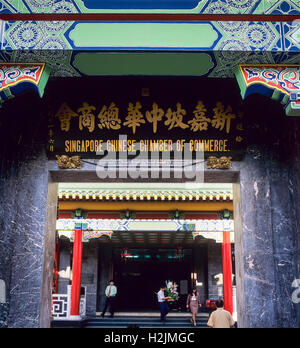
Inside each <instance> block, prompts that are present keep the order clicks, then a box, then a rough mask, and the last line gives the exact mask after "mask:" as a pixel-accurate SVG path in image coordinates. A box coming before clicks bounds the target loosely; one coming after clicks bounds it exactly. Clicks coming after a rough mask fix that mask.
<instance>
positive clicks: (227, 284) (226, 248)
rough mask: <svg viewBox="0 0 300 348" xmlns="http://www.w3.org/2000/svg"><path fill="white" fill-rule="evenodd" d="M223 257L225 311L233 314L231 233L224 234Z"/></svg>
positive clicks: (225, 232)
mask: <svg viewBox="0 0 300 348" xmlns="http://www.w3.org/2000/svg"><path fill="white" fill-rule="evenodd" d="M222 257H223V295H224V309H226V310H227V311H228V312H230V313H231V314H233V293H232V261H231V242H230V232H229V231H224V232H223V244H222Z"/></svg>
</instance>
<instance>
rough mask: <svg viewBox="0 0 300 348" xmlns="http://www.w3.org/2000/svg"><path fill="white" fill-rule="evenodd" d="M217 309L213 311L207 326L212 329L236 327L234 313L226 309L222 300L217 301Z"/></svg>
mask: <svg viewBox="0 0 300 348" xmlns="http://www.w3.org/2000/svg"><path fill="white" fill-rule="evenodd" d="M216 306H217V310H215V311H214V312H212V313H211V315H210V318H209V321H208V323H207V326H209V327H210V328H212V329H230V328H234V325H235V321H234V319H233V318H232V315H231V314H230V313H229V312H228V311H226V310H225V309H224V302H223V301H222V300H218V301H216Z"/></svg>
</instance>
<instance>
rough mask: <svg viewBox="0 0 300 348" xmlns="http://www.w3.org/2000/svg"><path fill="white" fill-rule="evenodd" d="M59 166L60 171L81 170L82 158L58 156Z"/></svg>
mask: <svg viewBox="0 0 300 348" xmlns="http://www.w3.org/2000/svg"><path fill="white" fill-rule="evenodd" d="M56 158H57V165H58V167H59V168H60V169H81V163H82V162H81V158H80V157H79V156H72V157H69V156H66V155H62V156H56Z"/></svg>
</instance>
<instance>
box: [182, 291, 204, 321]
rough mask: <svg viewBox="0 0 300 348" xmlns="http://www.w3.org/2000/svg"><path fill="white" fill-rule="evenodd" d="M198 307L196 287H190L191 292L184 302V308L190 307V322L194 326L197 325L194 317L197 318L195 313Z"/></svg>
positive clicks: (199, 304)
mask: <svg viewBox="0 0 300 348" xmlns="http://www.w3.org/2000/svg"><path fill="white" fill-rule="evenodd" d="M199 307H201V303H200V295H199V293H198V291H197V289H195V288H194V289H192V292H191V293H190V294H189V295H188V298H187V302H186V308H187V309H190V311H191V313H192V318H191V320H190V322H191V323H192V324H193V325H194V326H195V327H196V326H197V322H196V318H197V314H198V312H199Z"/></svg>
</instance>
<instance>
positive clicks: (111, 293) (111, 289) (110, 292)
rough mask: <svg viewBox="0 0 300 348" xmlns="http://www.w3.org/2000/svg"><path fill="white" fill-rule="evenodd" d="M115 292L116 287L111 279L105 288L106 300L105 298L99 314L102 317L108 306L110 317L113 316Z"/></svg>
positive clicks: (116, 291) (116, 290)
mask: <svg viewBox="0 0 300 348" xmlns="http://www.w3.org/2000/svg"><path fill="white" fill-rule="evenodd" d="M117 293H118V289H117V287H116V286H115V282H114V281H113V280H111V281H110V282H109V285H108V286H107V288H106V290H105V296H106V300H105V305H104V309H103V312H102V314H101V317H102V318H104V316H105V313H106V311H107V309H108V308H109V309H110V317H111V318H113V317H114V314H115V305H116V296H117Z"/></svg>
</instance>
